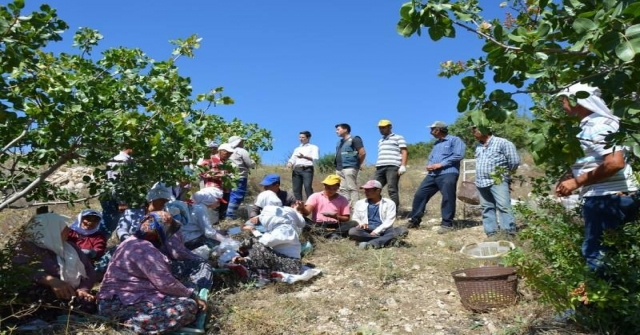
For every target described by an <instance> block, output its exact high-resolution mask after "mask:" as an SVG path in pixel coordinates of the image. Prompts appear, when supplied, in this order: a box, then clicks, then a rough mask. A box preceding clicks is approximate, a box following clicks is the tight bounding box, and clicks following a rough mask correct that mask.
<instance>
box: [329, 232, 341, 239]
mask: <svg viewBox="0 0 640 335" xmlns="http://www.w3.org/2000/svg"><path fill="white" fill-rule="evenodd" d="M341 239H342V235H340V234H338V233H332V234H329V236H327V240H332V241H338V240H341Z"/></svg>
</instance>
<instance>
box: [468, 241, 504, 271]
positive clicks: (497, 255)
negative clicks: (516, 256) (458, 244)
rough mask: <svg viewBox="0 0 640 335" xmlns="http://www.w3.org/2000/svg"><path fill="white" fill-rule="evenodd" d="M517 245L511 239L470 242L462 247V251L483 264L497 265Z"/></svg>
mask: <svg viewBox="0 0 640 335" xmlns="http://www.w3.org/2000/svg"><path fill="white" fill-rule="evenodd" d="M515 247H516V246H515V245H514V244H513V243H511V242H509V241H497V242H477V243H470V244H467V245H465V246H464V247H462V249H460V253H461V254H463V255H465V256H467V257H470V258H473V259H477V260H479V261H480V265H481V266H495V265H498V263H500V261H501V260H502V256H504V255H506V254H507V253H508V252H509V251H511V250H512V249H515Z"/></svg>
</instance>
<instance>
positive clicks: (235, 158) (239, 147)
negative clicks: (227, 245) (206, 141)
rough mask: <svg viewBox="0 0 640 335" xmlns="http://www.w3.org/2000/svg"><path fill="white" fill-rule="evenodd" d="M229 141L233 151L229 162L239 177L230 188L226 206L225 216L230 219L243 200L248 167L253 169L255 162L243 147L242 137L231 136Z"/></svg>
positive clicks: (233, 216)
mask: <svg viewBox="0 0 640 335" xmlns="http://www.w3.org/2000/svg"><path fill="white" fill-rule="evenodd" d="M227 143H229V144H230V145H231V146H232V147H233V149H234V151H233V154H232V155H231V157H229V160H230V161H231V164H233V166H234V167H235V168H236V171H237V173H238V175H239V179H238V181H237V184H236V188H234V189H233V190H231V194H230V197H229V205H228V207H227V217H228V218H230V219H235V218H236V217H237V216H236V212H237V211H238V208H239V207H240V204H241V203H242V201H244V197H245V196H246V194H247V180H248V178H249V169H253V168H255V167H256V163H255V162H254V161H253V159H251V156H250V155H249V152H248V151H247V150H246V149H245V148H244V138H242V137H240V136H231V137H230V138H229V141H227Z"/></svg>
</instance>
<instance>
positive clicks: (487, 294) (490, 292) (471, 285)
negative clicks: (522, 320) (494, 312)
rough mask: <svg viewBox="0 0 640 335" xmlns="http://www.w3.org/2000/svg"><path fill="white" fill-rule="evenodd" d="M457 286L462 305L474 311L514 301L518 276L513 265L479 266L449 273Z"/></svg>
mask: <svg viewBox="0 0 640 335" xmlns="http://www.w3.org/2000/svg"><path fill="white" fill-rule="evenodd" d="M451 275H452V276H453V280H454V281H455V283H456V287H457V288H458V294H460V300H461V302H462V305H463V306H464V307H466V308H468V309H470V310H472V311H474V312H486V311H489V310H491V309H494V308H501V307H506V306H509V305H513V304H515V303H516V301H517V298H518V295H517V290H518V276H517V275H516V269H515V268H513V267H500V266H491V267H481V268H471V269H463V270H458V271H454V272H452V273H451Z"/></svg>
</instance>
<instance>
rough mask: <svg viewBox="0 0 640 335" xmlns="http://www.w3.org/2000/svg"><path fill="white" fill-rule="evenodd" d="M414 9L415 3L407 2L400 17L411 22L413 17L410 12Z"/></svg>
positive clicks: (401, 9) (401, 8)
mask: <svg viewBox="0 0 640 335" xmlns="http://www.w3.org/2000/svg"><path fill="white" fill-rule="evenodd" d="M412 9H413V2H405V3H404V4H402V7H400V17H401V18H403V19H405V20H411V15H410V14H409V12H410V11H411V10H412Z"/></svg>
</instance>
